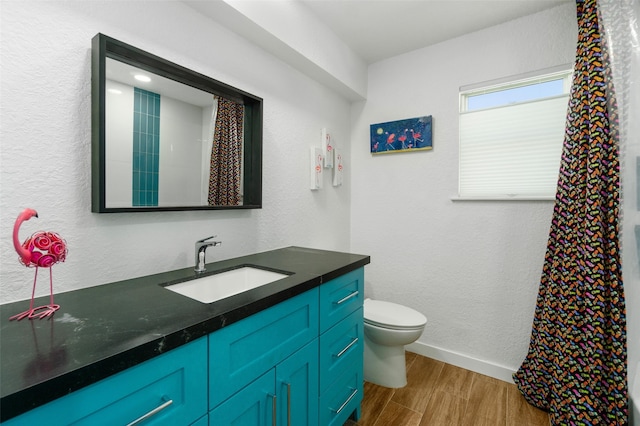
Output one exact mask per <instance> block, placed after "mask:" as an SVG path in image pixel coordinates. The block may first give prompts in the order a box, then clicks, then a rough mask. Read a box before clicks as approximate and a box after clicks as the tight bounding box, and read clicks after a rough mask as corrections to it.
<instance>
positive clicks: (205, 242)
mask: <svg viewBox="0 0 640 426" xmlns="http://www.w3.org/2000/svg"><path fill="white" fill-rule="evenodd" d="M215 237H216V235H212V236H211V237H207V238H203V239H201V240H198V241H196V267H195V270H196V272H204V271H206V268H205V267H204V265H205V263H206V253H207V247H215V246H219V245H220V244H222V241H209V240H210V239H212V238H215Z"/></svg>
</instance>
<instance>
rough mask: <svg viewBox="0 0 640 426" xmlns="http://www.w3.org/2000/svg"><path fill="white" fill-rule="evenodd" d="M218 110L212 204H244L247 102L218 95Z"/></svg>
mask: <svg viewBox="0 0 640 426" xmlns="http://www.w3.org/2000/svg"><path fill="white" fill-rule="evenodd" d="M215 99H216V101H217V102H216V103H217V108H214V110H217V111H216V112H215V126H214V131H213V144H212V147H211V157H210V158H211V160H210V167H209V185H208V188H209V192H208V204H209V205H211V206H219V205H223V206H239V205H241V204H242V188H241V182H242V180H241V177H242V142H243V139H244V138H243V121H244V105H242V104H239V103H236V102H233V101H230V100H228V99H225V98H222V97H219V96H216V97H215Z"/></svg>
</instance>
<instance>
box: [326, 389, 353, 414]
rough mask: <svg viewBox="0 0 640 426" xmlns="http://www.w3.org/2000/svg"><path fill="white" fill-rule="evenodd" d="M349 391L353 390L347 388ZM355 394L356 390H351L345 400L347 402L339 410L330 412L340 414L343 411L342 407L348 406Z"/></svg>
mask: <svg viewBox="0 0 640 426" xmlns="http://www.w3.org/2000/svg"><path fill="white" fill-rule="evenodd" d="M349 389H353V388H349ZM357 393H358V389H353V392H351V395H349V398H347V400H346V401H345V402H344V403H343V404H342V405H341V406H340V408H338V409H337V410H334V409H331V411H335V413H336V414H340V412H341V411H342V410H344V407H346V406H347V405H349V403H350V402H351V400H352V399H353V398H354V397H355V396H356V394H357Z"/></svg>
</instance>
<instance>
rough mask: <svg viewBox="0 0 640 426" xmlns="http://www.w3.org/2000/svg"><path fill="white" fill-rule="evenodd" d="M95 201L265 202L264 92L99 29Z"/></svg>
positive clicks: (95, 207)
mask: <svg viewBox="0 0 640 426" xmlns="http://www.w3.org/2000/svg"><path fill="white" fill-rule="evenodd" d="M91 50H92V68H91V71H92V76H91V85H92V86H91V90H92V92H91V100H92V123H91V131H92V144H91V156H92V159H91V180H92V182H91V191H92V195H91V198H92V202H91V210H92V211H93V212H96V213H118V212H146V211H176V210H221V209H255V208H261V207H262V99H261V98H259V97H257V96H254V95H252V94H250V93H247V92H244V91H242V90H239V89H236V88H234V87H232V86H229V85H227V84H225V83H222V82H220V81H217V80H214V79H212V78H209V77H207V76H205V75H203V74H200V73H197V72H195V71H192V70H189V69H187V68H185V67H182V66H180V65H177V64H175V63H173V62H170V61H167V60H165V59H162V58H160V57H158V56H155V55H153V54H151V53H148V52H145V51H143V50H141V49H138V48H136V47H133V46H130V45H128V44H125V43H123V42H121V41H118V40H115V39H113V38H111V37H108V36H106V35H104V34H97V35H96V36H95V37H94V38H93V40H92V49H91Z"/></svg>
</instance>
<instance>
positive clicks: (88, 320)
mask: <svg viewBox="0 0 640 426" xmlns="http://www.w3.org/2000/svg"><path fill="white" fill-rule="evenodd" d="M369 262H370V258H369V256H364V255H357V254H350V253H341V252H334V251H326V250H316V249H308V248H302V247H287V248H283V249H278V250H273V251H268V252H264V253H258V254H254V255H249V256H243V257H239V258H235V259H229V260H225V261H221V262H215V263H210V264H207V272H206V273H205V275H206V274H209V273H213V272H219V271H222V270H225V269H231V268H234V267H237V266H240V265H254V266H260V267H264V268H267V269H273V270H280V271H286V272H291V273H293V274H292V275H290V276H289V277H287V278H285V279H282V280H279V281H275V282H273V283H270V284H267V285H265V286H262V287H258V288H256V289H253V290H250V291H247V292H245V293H241V294H238V295H235V296H231V297H229V298H226V299H223V300H220V301H217V302H213V303H209V304H204V303H200V302H198V301H196V300H193V299H190V298H188V297H185V296H182V295H180V294H177V293H174V292H172V291H169V290H166V289H164V288H163V287H162V285H161V284H163V283H164V284H166V283H174V282H179V281H183V280H185V279H188V278H191V277H193V276H194V275H195V272H194V270H193V268H192V267H191V268H185V269H179V270H176V271H171V272H165V273H161V274H156V275H150V276H145V277H140V278H134V279H130V280H125V281H120V282H115V283H111V284H105V285H100V286H96V287H89V288H84V289H81V290H75V291H70V292H67V293H61V294H57V295H56V296H55V301H56V303H57V304H59V305H60V310H58V311H57V312H56V313H55V314H54V315H53V317H52V318H50V319H45V320H28V319H23V320H22V321H9V317H10V316H11V315H14V314H17V313H19V312H22V311H24V310H25V309H27V308H28V307H29V301H28V300H26V301H20V302H15V303H9V304H5V305H0V324H1V325H2V326H1V328H0V362H1V369H0V421H5V420H8V419H10V418H12V417H15V416H17V415H19V414H22V413H24V412H26V411H28V410H31V409H33V408H35V407H38V406H40V405H43V404H45V403H47V402H49V401H52V400H54V399H56V398H59V397H61V396H64V395H66V394H68V393H71V392H73V391H75V390H78V389H81V388H83V387H85V386H88V385H90V384H92V383H95V382H97V381H98V380H101V379H103V378H105V377H108V376H111V375H113V374H115V373H118V372H120V371H123V370H125V369H127V368H129V367H132V366H134V365H136V364H139V363H141V362H144V361H146V360H148V359H151V358H153V357H155V356H157V355H160V354H162V353H164V352H166V351H169V350H171V349H175V348H176V347H178V346H181V345H183V344H185V343H188V342H190V341H193V340H195V339H197V338H199V337H202V336H206V335H207V334H209V333H211V332H213V331H216V330H218V329H220V328H222V327H224V326H225V325H228V324H231V323H233V322H236V321H238V320H241V319H243V318H245V317H247V316H249V315H252V314H254V313H256V312H259V311H261V310H263V309H266V308H269V307H271V306H273V305H275V304H277V303H280V302H282V301H284V300H286V299H289V298H291V297H293V296H296V295H298V294H301V293H303V292H305V291H307V290H310V289H312V288H314V287H317V286H319V285H321V284H322V283H324V282H327V281H329V280H332V279H333V278H336V277H338V276H340V275H343V274H345V273H347V272H350V271H352V270H354V269H357V268H359V267H362V266H364V265H366V264H368V263H369ZM47 303H48V296H46V297H42V298H39V299H38V300H36V305H35V306H39V305H43V304H47Z"/></svg>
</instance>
